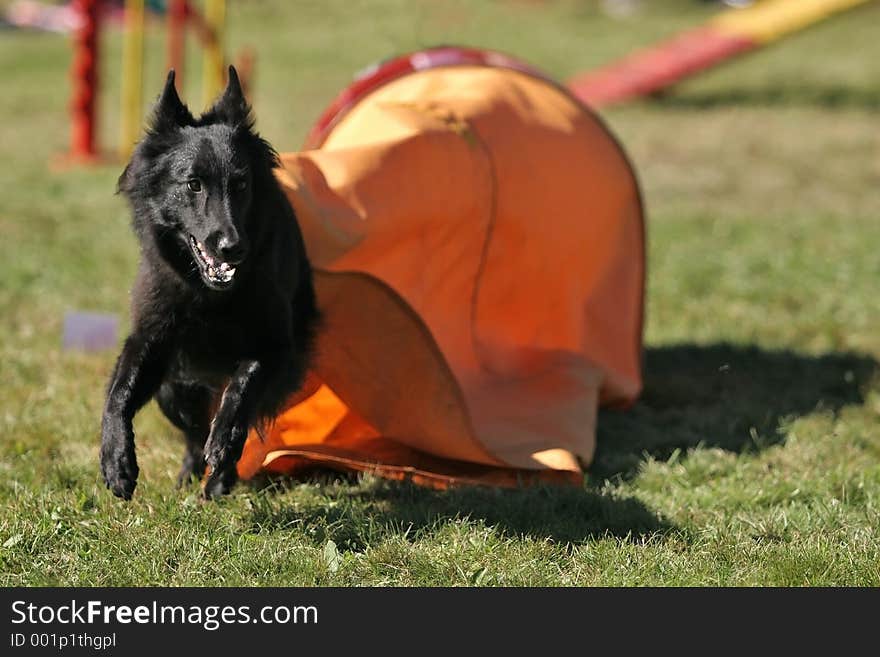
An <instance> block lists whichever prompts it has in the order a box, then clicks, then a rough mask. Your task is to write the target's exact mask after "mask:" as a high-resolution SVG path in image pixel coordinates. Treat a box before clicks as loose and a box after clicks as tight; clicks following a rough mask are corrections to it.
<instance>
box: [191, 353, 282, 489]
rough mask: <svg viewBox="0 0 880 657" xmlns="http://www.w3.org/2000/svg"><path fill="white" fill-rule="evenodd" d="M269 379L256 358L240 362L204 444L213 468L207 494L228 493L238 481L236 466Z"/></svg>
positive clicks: (208, 460)
mask: <svg viewBox="0 0 880 657" xmlns="http://www.w3.org/2000/svg"><path fill="white" fill-rule="evenodd" d="M266 380H267V372H266V367H265V365H263V364H262V363H261V362H260V361H257V360H246V361H243V362H241V363H240V364H239V365H238V367H237V368H236V370H235V374H233V376H232V379H231V380H230V381H229V385H227V386H226V390H224V391H223V397H222V398H221V399H220V408H219V409H218V410H217V415H216V416H215V417H214V421H213V422H212V423H211V433H210V434H209V436H208V442H207V443H205V461H206V462H207V464H208V465H209V466H210V467H211V474H210V475H209V476H208V479H207V481H205V485H204V489H203V491H204V494H205V497H208V498H212V497H217V496H219V495H223V494H225V493H228V492H229V490H230V489H231V488H232V486H233V485H234V484H235V481H236V478H237V475H236V470H235V466H236V463H237V462H238V459H239V458H240V457H241V452H242V450H243V449H244V443H245V440H246V439H247V434H248V430H249V429H250V425H251V423H252V422H253V421H254V420H255V416H256V408H257V404H258V402H259V399H260V396H261V394H262V392H263V389H264V388H265V385H266Z"/></svg>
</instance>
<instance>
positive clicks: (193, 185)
mask: <svg viewBox="0 0 880 657" xmlns="http://www.w3.org/2000/svg"><path fill="white" fill-rule="evenodd" d="M186 186H187V188H188V189H189V191H191V192H200V191H202V183H201V181H200V180H199V179H198V178H191V179H189V180H187V181H186Z"/></svg>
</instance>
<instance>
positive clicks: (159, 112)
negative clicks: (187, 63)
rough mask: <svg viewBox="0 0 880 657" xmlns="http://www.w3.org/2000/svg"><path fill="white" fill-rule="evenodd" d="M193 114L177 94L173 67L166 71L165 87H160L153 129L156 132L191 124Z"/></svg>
mask: <svg viewBox="0 0 880 657" xmlns="http://www.w3.org/2000/svg"><path fill="white" fill-rule="evenodd" d="M193 120H194V119H193V116H192V114H190V112H189V109H187V107H186V105H184V104H183V103H182V102H181V100H180V96H178V95H177V88H176V87H175V84H174V69H171V70H170V71H168V77H167V78H166V79H165V88H164V89H162V95H161V96H159V101H158V102H157V103H156V109H155V110H154V116H153V129H154V130H155V131H156V132H163V131H168V130H174V129H176V128H180V127H183V126H185V125H191V124H192V122H193Z"/></svg>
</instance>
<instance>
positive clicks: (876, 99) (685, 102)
mask: <svg viewBox="0 0 880 657" xmlns="http://www.w3.org/2000/svg"><path fill="white" fill-rule="evenodd" d="M650 102H651V103H652V104H654V105H656V106H657V107H663V108H669V109H698V110H703V109H715V108H719V107H731V106H739V107H819V108H823V109H838V110H839V109H856V110H877V109H880V90H878V89H868V88H865V89H853V88H852V87H846V86H834V85H831V86H815V85H778V86H773V87H764V88H756V89H748V88H739V89H737V88H730V89H724V90H719V91H711V92H703V93H699V92H682V93H675V92H674V91H670V92H666V93H660V94H657V95H655V96H652V97H651V101H650Z"/></svg>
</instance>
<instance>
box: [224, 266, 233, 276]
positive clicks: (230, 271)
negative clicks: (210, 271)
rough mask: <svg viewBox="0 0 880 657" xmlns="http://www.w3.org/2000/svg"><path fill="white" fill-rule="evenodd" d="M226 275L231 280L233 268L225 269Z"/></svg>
mask: <svg viewBox="0 0 880 657" xmlns="http://www.w3.org/2000/svg"><path fill="white" fill-rule="evenodd" d="M226 275H227V276H229V278H232V277H233V276H235V267H230V268H229V269H227V270H226Z"/></svg>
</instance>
